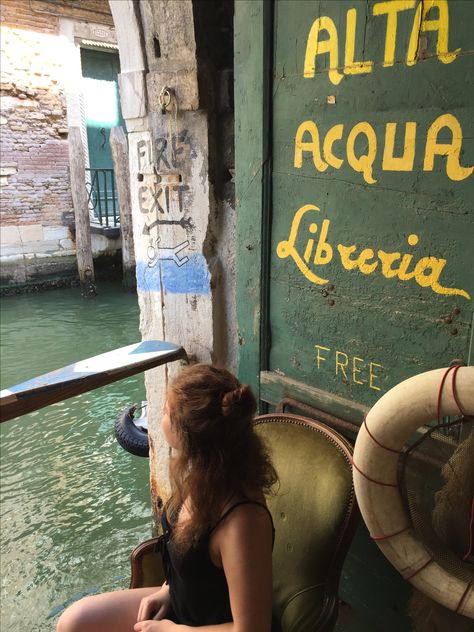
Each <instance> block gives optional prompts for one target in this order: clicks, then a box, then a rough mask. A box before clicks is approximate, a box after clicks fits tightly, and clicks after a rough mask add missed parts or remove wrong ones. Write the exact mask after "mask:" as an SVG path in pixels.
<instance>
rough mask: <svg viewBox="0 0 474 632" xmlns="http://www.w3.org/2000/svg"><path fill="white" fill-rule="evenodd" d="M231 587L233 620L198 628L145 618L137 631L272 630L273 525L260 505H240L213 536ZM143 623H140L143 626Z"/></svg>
mask: <svg viewBox="0 0 474 632" xmlns="http://www.w3.org/2000/svg"><path fill="white" fill-rule="evenodd" d="M212 548H213V549H214V551H215V552H216V553H217V554H218V555H219V557H220V559H221V561H222V567H223V569H224V572H225V576H226V579H227V585H228V587H229V597H230V606H231V610H232V618H233V622H232V623H223V624H221V625H206V626H200V627H199V628H195V627H190V626H186V625H177V624H175V623H172V622H171V621H168V620H164V621H143V622H141V623H137V624H136V626H135V632H188V631H189V630H196V629H199V630H200V632H270V629H271V619H272V526H271V522H270V518H269V516H268V513H267V512H266V511H265V510H264V509H263V508H262V507H259V506H258V505H241V506H240V507H237V508H236V509H235V510H234V511H233V512H232V513H231V514H230V515H229V516H228V517H227V518H226V519H225V520H224V521H223V522H222V523H220V524H219V527H218V528H217V530H216V532H215V533H214V535H213V537H212ZM140 626H141V627H140Z"/></svg>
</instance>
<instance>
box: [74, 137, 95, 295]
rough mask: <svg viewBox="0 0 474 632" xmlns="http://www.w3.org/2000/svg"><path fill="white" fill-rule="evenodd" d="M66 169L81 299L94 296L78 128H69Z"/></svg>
mask: <svg viewBox="0 0 474 632" xmlns="http://www.w3.org/2000/svg"><path fill="white" fill-rule="evenodd" d="M69 170H70V176H71V194H72V201H73V204H74V219H75V224H76V257H77V268H78V271H79V281H80V284H81V293H82V296H85V297H91V296H95V295H96V294H97V292H96V288H95V285H94V261H93V259H92V248H91V231H90V224H91V222H90V217H89V204H88V202H87V189H86V171H85V159H84V147H83V146H82V138H81V131H80V129H79V127H70V128H69Z"/></svg>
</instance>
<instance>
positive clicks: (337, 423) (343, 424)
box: [275, 397, 359, 436]
mask: <svg viewBox="0 0 474 632" xmlns="http://www.w3.org/2000/svg"><path fill="white" fill-rule="evenodd" d="M287 406H291V407H292V408H297V409H298V410H301V411H302V412H304V413H306V414H308V415H310V416H312V417H315V418H316V419H318V421H322V422H323V423H326V424H328V426H333V427H335V428H338V429H340V430H345V431H346V432H347V431H349V432H352V433H353V434H354V435H356V436H357V433H358V432H359V426H357V425H356V424H353V423H351V422H350V421H346V420H345V419H341V418H340V417H336V416H335V415H331V414H330V413H326V412H325V411H324V410H319V408H315V407H314V406H310V405H309V404H305V403H303V402H299V401H298V400H297V399H293V398H292V397H284V398H283V399H281V400H280V401H279V402H278V404H277V405H276V408H275V412H277V413H284V412H285V408H286V407H287Z"/></svg>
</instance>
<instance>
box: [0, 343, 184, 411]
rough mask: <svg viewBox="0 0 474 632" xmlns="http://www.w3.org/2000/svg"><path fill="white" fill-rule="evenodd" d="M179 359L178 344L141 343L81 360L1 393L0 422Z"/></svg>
mask: <svg viewBox="0 0 474 632" xmlns="http://www.w3.org/2000/svg"><path fill="white" fill-rule="evenodd" d="M179 359H186V352H185V350H184V349H183V348H182V347H180V346H179V345H175V344H173V343H171V342H165V341H161V340H144V341H143V342H139V343H136V344H133V345H128V346H126V347H122V348H120V349H114V350H113V351H108V352H107V353H102V354H100V355H98V356H94V357H92V358H87V359H85V360H80V361H79V362H75V363H74V364H69V365H68V366H65V367H63V368H61V369H57V370H56V371H51V372H50V373H45V374H44V375H40V376H39V377H36V378H33V379H31V380H27V381H26V382H22V383H21V384H16V385H15V386H11V387H10V388H6V389H4V390H3V391H1V392H0V422H3V421H8V420H9V419H13V417H18V416H20V415H25V414H26V413H30V412H32V411H34V410H38V409H39V408H44V406H49V405H50V404H54V403H56V402H60V401H63V400H65V399H68V398H69V397H74V396H75V395H80V394H81V393H86V392H87V391H92V390H94V389H96V388H99V387H100V386H105V385H106V384H111V383H112V382H117V381H118V380H123V379H124V378H126V377H130V376H131V375H135V374H136V373H142V372H143V371H148V370H149V369H153V368H154V367H157V366H160V365H162V364H166V363H168V362H174V361H175V360H179Z"/></svg>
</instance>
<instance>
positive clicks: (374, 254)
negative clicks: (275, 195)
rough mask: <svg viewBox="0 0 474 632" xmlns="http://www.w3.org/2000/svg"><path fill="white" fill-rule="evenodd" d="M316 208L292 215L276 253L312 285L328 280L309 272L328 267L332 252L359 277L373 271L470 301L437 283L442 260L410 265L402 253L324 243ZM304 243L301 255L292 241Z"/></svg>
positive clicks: (326, 224)
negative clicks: (289, 260)
mask: <svg viewBox="0 0 474 632" xmlns="http://www.w3.org/2000/svg"><path fill="white" fill-rule="evenodd" d="M319 210H320V209H319V208H318V207H317V206H315V205H314V204H306V205H305V206H302V207H301V208H300V209H298V211H297V212H296V213H295V216H294V218H293V221H292V223H291V229H290V234H289V237H288V239H286V240H283V241H280V243H279V244H278V246H277V249H276V252H277V255H278V257H280V259H286V257H292V258H293V260H294V262H295V263H296V265H297V267H298V269H299V270H300V272H301V273H302V274H303V275H304V276H305V277H306V278H307V279H308V281H311V282H312V283H316V284H318V285H324V284H326V283H328V282H329V279H323V278H322V277H320V276H319V275H318V274H316V273H315V272H314V271H313V270H314V268H315V267H316V266H325V265H328V264H329V263H330V262H331V261H332V260H333V258H334V251H335V250H337V252H338V254H339V259H340V262H341V264H342V266H343V268H344V269H345V270H358V271H359V272H361V273H362V274H365V275H370V274H373V273H374V272H375V271H376V270H378V272H380V273H381V274H382V276H384V277H385V278H386V279H394V278H396V279H399V280H400V281H411V280H414V281H416V283H418V285H419V286H420V287H424V288H430V289H431V290H432V291H433V292H435V293H436V294H444V295H447V296H463V297H464V298H466V299H468V300H469V299H470V298H471V297H470V295H469V294H468V293H467V292H466V291H465V290H462V289H458V288H454V287H444V286H443V285H441V283H440V276H441V272H442V271H443V268H444V267H445V265H446V259H439V258H437V257H432V256H428V257H422V258H421V259H419V260H418V261H417V263H416V264H413V258H414V255H412V254H409V253H408V254H402V253H401V252H386V251H385V250H381V249H380V250H377V251H375V250H374V249H373V248H363V249H361V250H360V252H357V250H358V248H357V246H355V245H344V244H337V245H336V246H335V247H333V245H332V244H331V243H330V242H329V241H328V234H329V228H330V226H331V220H329V219H324V220H323V221H322V223H321V227H319V226H318V224H317V223H316V220H317V219H318V216H317V215H316V213H317V212H319ZM307 214H309V216H307V217H306V218H305V219H308V217H309V218H310V220H309V221H310V223H309V224H308V223H307V222H305V225H306V226H308V229H307V230H308V231H309V234H307V235H301V234H300V224H301V221H302V219H303V217H304V216H306V215H307ZM318 230H319V237H318V240H317V241H316V239H315V235H316V233H317V232H318ZM297 239H298V241H299V243H300V244H304V243H305V242H306V243H305V245H304V248H302V249H301V252H299V251H298V248H297V247H296V240H297ZM419 240H420V238H419V236H418V235H415V234H411V235H409V237H408V239H407V242H408V246H410V247H411V248H413V247H414V246H416V245H417V244H418V242H419Z"/></svg>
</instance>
